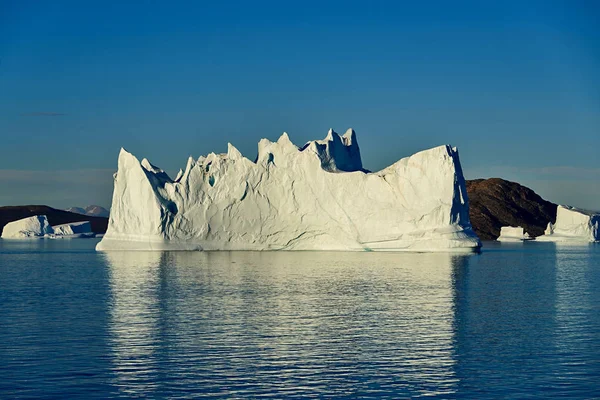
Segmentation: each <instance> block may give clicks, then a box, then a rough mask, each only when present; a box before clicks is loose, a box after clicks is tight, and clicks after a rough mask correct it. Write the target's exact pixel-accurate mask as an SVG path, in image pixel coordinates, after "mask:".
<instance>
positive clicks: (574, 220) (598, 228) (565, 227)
mask: <svg viewBox="0 0 600 400" xmlns="http://www.w3.org/2000/svg"><path fill="white" fill-rule="evenodd" d="M536 240H538V241H542V242H598V241H600V213H598V212H594V211H587V210H582V209H579V208H575V207H571V206H563V205H559V206H558V208H557V209H556V223H554V224H552V223H551V222H549V223H548V227H547V228H546V231H545V232H544V235H542V236H539V237H537V238H536Z"/></svg>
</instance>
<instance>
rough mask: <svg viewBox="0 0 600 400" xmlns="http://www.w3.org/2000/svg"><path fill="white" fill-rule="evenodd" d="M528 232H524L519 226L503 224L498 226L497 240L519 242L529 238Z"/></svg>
mask: <svg viewBox="0 0 600 400" xmlns="http://www.w3.org/2000/svg"><path fill="white" fill-rule="evenodd" d="M531 239H532V238H531V237H530V236H529V233H527V232H524V231H523V228H522V227H520V226H517V227H514V226H503V227H502V228H500V236H498V239H496V240H498V241H500V242H521V241H523V240H531Z"/></svg>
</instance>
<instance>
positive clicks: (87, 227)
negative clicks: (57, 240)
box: [52, 221, 94, 237]
mask: <svg viewBox="0 0 600 400" xmlns="http://www.w3.org/2000/svg"><path fill="white" fill-rule="evenodd" d="M52 229H53V230H54V235H56V236H76V237H91V236H94V233H93V232H92V225H91V224H90V223H89V222H88V221H80V222H70V223H68V224H61V225H54V226H53V227H52Z"/></svg>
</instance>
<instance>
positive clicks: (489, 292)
mask: <svg viewBox="0 0 600 400" xmlns="http://www.w3.org/2000/svg"><path fill="white" fill-rule="evenodd" d="M93 244H94V240H93V239H92V240H90V241H85V240H81V241H77V240H68V241H44V240H39V241H27V242H26V243H24V242H15V241H0V343H1V345H0V360H2V362H0V399H30V398H57V399H62V398H69V399H75V398H78V399H79V398H80V399H86V400H89V399H106V398H134V397H141V398H169V399H171V398H198V397H211V398H260V397H275V398H298V399H300V398H302V399H304V398H309V397H317V398H324V397H336V398H369V397H370V398H382V397H384V398H413V397H421V396H429V397H431V396H433V397H438V398H464V399H498V398H538V399H547V398H558V397H560V398H578V399H579V398H600V388H599V387H598V383H597V381H598V371H600V313H598V307H599V305H600V291H598V290H597V288H598V287H600V268H598V266H599V265H600V246H598V245H592V244H590V245H587V244H586V245H585V246H581V245H578V246H574V245H571V246H564V245H562V244H559V245H557V244H554V243H536V242H525V243H522V242H519V243H506V242H504V243H500V242H487V243H486V245H485V247H484V252H483V253H482V254H475V255H452V254H444V253H433V254H432V253H429V254H415V253H395V254H394V253H367V252H364V253H356V252H353V253H343V252H340V253H338V252H331V253H322V252H263V253H261V252H216V253H210V252H208V253H202V252H191V253H187V252H162V253H161V252H148V253H146V252H122V253H120V252H108V253H98V252H95V251H94V250H93Z"/></svg>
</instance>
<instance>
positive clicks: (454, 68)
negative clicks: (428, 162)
mask: <svg viewBox="0 0 600 400" xmlns="http://www.w3.org/2000/svg"><path fill="white" fill-rule="evenodd" d="M139 3H140V2H124V1H97V2H93V1H89V2H88V1H53V2H34V1H31V2H29V1H24V0H19V1H16V0H15V1H3V0H0V136H1V142H0V187H1V188H2V189H1V190H0V205H8V204H26V203H38V204H49V205H52V206H56V207H67V206H72V205H80V206H85V205H87V204H90V203H98V204H100V205H104V206H109V205H110V196H111V192H112V172H113V171H114V170H115V168H116V158H117V154H118V151H119V148H120V147H122V146H123V147H125V148H127V149H128V150H130V151H132V152H133V153H134V154H136V155H137V156H138V157H139V158H142V157H148V158H149V159H150V160H151V161H152V162H153V163H154V164H156V165H159V166H161V167H163V168H164V169H166V170H167V171H168V172H170V173H172V172H174V171H176V170H177V169H179V168H180V167H183V166H184V164H185V161H186V159H187V157H188V156H189V155H193V156H194V157H198V156H199V155H202V154H206V153H208V152H211V151H215V152H225V151H226V148H227V142H231V143H233V144H234V145H236V147H238V148H239V149H240V150H241V151H242V153H244V155H246V156H247V157H248V158H251V159H252V158H253V157H254V156H255V155H256V144H257V142H258V140H259V139H260V138H262V137H267V138H270V139H276V138H277V137H278V136H279V135H280V134H281V133H282V132H283V131H287V132H288V133H289V134H290V136H291V138H292V140H293V141H294V142H295V143H296V144H298V145H302V144H303V143H304V142H306V141H307V140H309V139H317V138H322V137H324V136H325V134H326V132H327V129H328V128H334V129H335V130H337V131H344V130H345V129H347V128H348V127H353V128H354V129H355V130H356V131H357V134H358V139H359V143H360V145H361V149H362V153H363V160H364V164H365V166H366V167H367V168H370V169H373V170H377V169H380V168H382V167H385V166H386V165H388V164H390V163H392V162H394V161H396V160H397V159H399V158H401V157H404V156H407V155H410V154H411V153H414V152H415V151H418V150H421V149H425V148H428V147H432V146H437V145H439V144H445V143H450V144H452V145H455V146H458V147H459V149H460V152H461V160H462V163H463V167H464V170H465V174H466V176H467V178H469V179H471V178H476V177H490V176H499V177H503V178H507V179H510V180H516V181H519V182H521V183H523V184H526V185H528V186H530V187H532V188H533V189H534V190H536V191H538V192H539V193H540V194H541V195H543V196H544V197H546V198H548V199H549V200H552V201H555V202H562V203H569V204H573V205H576V206H580V207H587V208H596V209H599V208H600V163H599V161H600V156H599V149H600V22H599V21H600V3H598V2H595V1H551V0H548V1H533V0H531V1H493V2H486V1H473V2H460V1H458V2H455V1H446V2H413V1H411V2H403V1H397V2H386V3H379V2H357V3H352V2H338V3H334V2H326V1H320V2H307V1H303V2H294V4H295V5H290V4H288V3H289V2H282V1H277V2H240V3H237V2H230V3H225V2H211V3H212V4H209V2H203V1H199V2H188V3H183V2H176V1H170V2H145V3H147V4H145V5H140V4H139Z"/></svg>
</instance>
